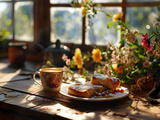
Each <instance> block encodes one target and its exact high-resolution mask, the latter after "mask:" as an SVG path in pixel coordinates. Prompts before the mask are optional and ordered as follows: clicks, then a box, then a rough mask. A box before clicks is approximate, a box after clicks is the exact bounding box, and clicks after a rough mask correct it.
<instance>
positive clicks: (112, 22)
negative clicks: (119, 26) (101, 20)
mask: <svg viewBox="0 0 160 120" xmlns="http://www.w3.org/2000/svg"><path fill="white" fill-rule="evenodd" d="M114 23H115V22H114V21H111V22H109V23H108V25H107V28H110V27H111V26H112V25H113V24H114Z"/></svg>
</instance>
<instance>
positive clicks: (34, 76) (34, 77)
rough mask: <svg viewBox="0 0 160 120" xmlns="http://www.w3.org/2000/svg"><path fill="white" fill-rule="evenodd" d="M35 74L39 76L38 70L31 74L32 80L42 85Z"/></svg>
mask: <svg viewBox="0 0 160 120" xmlns="http://www.w3.org/2000/svg"><path fill="white" fill-rule="evenodd" d="M36 75H39V76H40V72H38V71H37V72H35V73H34V74H33V80H34V81H35V82H36V83H37V84H38V85H40V86H42V84H41V83H40V82H38V81H37V79H36Z"/></svg>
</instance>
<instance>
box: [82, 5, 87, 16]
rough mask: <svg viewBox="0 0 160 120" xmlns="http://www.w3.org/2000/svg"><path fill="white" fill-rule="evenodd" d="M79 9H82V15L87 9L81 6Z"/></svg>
mask: <svg viewBox="0 0 160 120" xmlns="http://www.w3.org/2000/svg"><path fill="white" fill-rule="evenodd" d="M81 10H82V16H85V15H86V11H87V9H86V8H85V7H83V6H82V7H81Z"/></svg>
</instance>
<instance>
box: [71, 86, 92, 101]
mask: <svg viewBox="0 0 160 120" xmlns="http://www.w3.org/2000/svg"><path fill="white" fill-rule="evenodd" d="M68 94H70V95H74V96H78V97H85V98H91V97H92V96H93V95H94V87H93V85H92V84H73V85H70V86H69V88H68Z"/></svg>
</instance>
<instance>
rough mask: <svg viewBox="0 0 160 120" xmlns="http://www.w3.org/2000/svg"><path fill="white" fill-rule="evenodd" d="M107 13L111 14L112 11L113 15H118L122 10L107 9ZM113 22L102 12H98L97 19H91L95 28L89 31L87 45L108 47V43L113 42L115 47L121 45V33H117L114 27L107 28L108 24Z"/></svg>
mask: <svg viewBox="0 0 160 120" xmlns="http://www.w3.org/2000/svg"><path fill="white" fill-rule="evenodd" d="M105 11H106V12H107V13H109V12H110V11H112V14H116V13H117V12H120V11H121V8H113V7H112V8H111V7H109V8H105ZM110 21H112V18H108V17H107V16H105V15H104V13H102V12H98V14H97V15H96V16H95V18H93V19H91V22H92V23H93V26H91V27H90V29H88V30H87V31H88V32H87V40H86V44H94V45H103V46H105V45H107V44H108V42H112V44H114V45H116V46H117V45H119V40H120V38H119V37H120V35H119V34H120V31H118V32H117V31H116V30H115V28H114V27H111V28H110V29H108V28H107V24H108V22H110Z"/></svg>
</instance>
